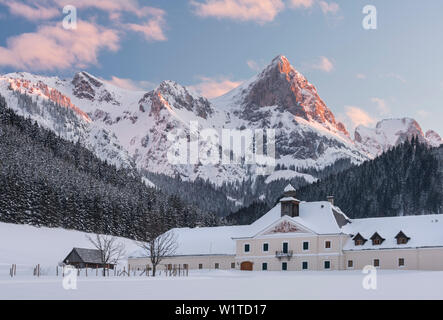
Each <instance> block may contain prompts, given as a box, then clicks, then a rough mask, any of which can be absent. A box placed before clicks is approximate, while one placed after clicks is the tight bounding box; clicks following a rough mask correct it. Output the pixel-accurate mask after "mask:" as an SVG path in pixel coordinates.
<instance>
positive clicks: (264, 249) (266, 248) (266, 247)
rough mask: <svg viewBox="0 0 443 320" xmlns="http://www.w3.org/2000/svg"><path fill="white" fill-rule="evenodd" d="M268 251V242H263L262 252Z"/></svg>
mask: <svg viewBox="0 0 443 320" xmlns="http://www.w3.org/2000/svg"><path fill="white" fill-rule="evenodd" d="M268 251H269V243H263V252H268Z"/></svg>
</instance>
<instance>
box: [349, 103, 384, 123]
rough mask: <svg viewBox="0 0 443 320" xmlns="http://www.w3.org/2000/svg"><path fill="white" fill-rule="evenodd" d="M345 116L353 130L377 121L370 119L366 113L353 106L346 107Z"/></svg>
mask: <svg viewBox="0 0 443 320" xmlns="http://www.w3.org/2000/svg"><path fill="white" fill-rule="evenodd" d="M345 110H346V116H347V117H348V119H349V120H350V121H351V124H352V126H353V127H354V128H355V127H357V126H359V125H363V126H366V127H367V126H371V125H374V124H375V123H376V122H377V121H376V120H375V119H374V118H372V117H371V116H370V115H369V114H368V113H367V112H366V111H364V110H363V109H360V108H358V107H354V106H346V107H345Z"/></svg>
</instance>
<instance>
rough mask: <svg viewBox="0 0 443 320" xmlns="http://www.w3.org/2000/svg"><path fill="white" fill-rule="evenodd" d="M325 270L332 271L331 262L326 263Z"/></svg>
mask: <svg viewBox="0 0 443 320" xmlns="http://www.w3.org/2000/svg"><path fill="white" fill-rule="evenodd" d="M325 269H331V261H325Z"/></svg>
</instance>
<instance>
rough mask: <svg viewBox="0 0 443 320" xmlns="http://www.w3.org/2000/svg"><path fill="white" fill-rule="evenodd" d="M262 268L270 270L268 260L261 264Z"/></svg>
mask: <svg viewBox="0 0 443 320" xmlns="http://www.w3.org/2000/svg"><path fill="white" fill-rule="evenodd" d="M261 269H262V270H263V271H266V270H268V264H267V263H266V262H263V263H262V265H261Z"/></svg>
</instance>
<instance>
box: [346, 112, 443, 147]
mask: <svg viewBox="0 0 443 320" xmlns="http://www.w3.org/2000/svg"><path fill="white" fill-rule="evenodd" d="M414 136H416V137H418V139H419V140H420V141H421V142H422V143H427V144H429V145H430V146H433V147H438V146H440V145H441V144H442V143H443V141H442V139H441V137H440V136H439V135H438V133H436V132H435V131H432V130H430V131H428V132H427V133H426V134H424V133H423V130H422V129H421V127H420V125H419V124H418V122H417V121H415V120H414V119H411V118H402V119H387V120H382V121H380V122H378V123H377V125H376V127H375V128H373V129H372V128H367V127H364V126H359V127H357V128H356V129H355V141H356V143H357V144H358V145H359V146H360V148H361V149H363V150H365V151H367V152H368V153H370V154H371V155H373V156H378V155H380V154H381V153H383V152H385V151H387V150H389V149H390V148H392V147H394V146H397V145H399V144H401V143H403V142H405V141H406V140H410V139H411V138H412V137H414Z"/></svg>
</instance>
